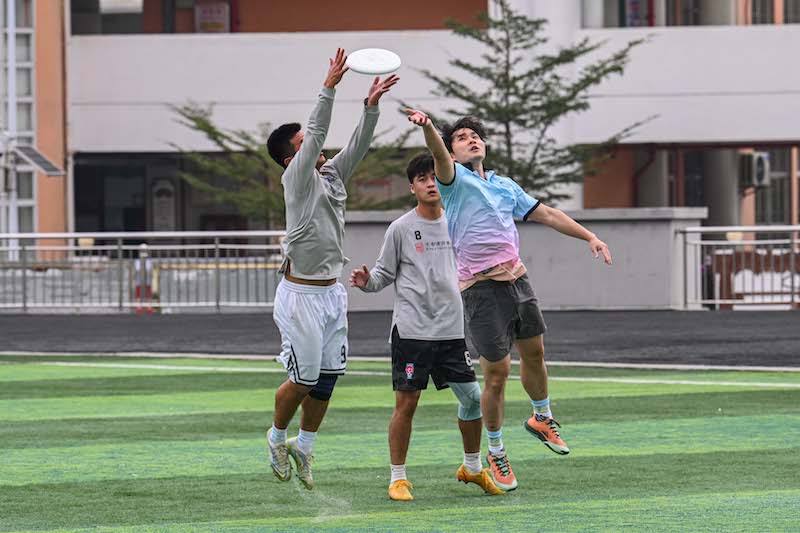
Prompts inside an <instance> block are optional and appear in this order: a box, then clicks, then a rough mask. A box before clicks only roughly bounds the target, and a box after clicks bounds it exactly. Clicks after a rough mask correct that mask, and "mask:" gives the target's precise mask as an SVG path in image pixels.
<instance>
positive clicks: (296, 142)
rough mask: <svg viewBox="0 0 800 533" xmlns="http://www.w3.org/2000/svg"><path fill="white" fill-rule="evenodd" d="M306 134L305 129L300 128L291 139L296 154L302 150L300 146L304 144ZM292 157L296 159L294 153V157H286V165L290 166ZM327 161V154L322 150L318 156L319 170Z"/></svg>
mask: <svg viewBox="0 0 800 533" xmlns="http://www.w3.org/2000/svg"><path fill="white" fill-rule="evenodd" d="M305 135H306V134H305V132H304V131H303V130H300V131H298V132H297V133H295V134H294V137H292V138H291V139H289V142H290V143H291V145H292V147H293V148H294V153H295V155H296V154H297V152H298V151H299V150H300V147H301V146H302V145H303V138H304V137H305ZM292 159H294V155H293V156H292V157H287V158H286V159H284V161H283V162H284V163H285V164H286V166H289V162H290V161H291V160H292ZM325 161H326V159H325V156H324V155H323V154H322V152H320V154H319V157H318V158H317V170H319V167H321V166H322V165H323V164H324V163H325Z"/></svg>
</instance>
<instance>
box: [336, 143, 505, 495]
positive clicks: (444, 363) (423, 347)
mask: <svg viewBox="0 0 800 533" xmlns="http://www.w3.org/2000/svg"><path fill="white" fill-rule="evenodd" d="M407 174H408V181H409V183H410V189H411V193H412V194H414V196H415V197H416V198H417V207H416V208H414V209H412V210H411V211H409V212H408V213H406V214H405V215H403V216H401V217H400V218H398V219H397V220H395V221H394V222H392V224H391V225H390V226H389V229H387V230H386V235H385V237H384V240H383V247H382V248H381V253H380V257H379V258H378V261H377V262H376V263H375V267H374V268H373V269H372V271H370V270H369V269H368V268H367V265H363V266H362V268H361V269H360V270H354V271H353V273H352V274H351V275H350V285H351V286H354V287H358V288H359V289H361V290H362V291H365V292H377V291H380V290H382V289H384V288H385V287H387V286H389V285H390V284H394V288H395V300H394V314H393V316H392V333H391V343H392V386H393V388H394V391H395V408H394V413H393V414H392V420H391V422H390V423H389V453H390V455H391V461H392V463H391V470H392V478H391V481H390V484H389V497H390V498H391V499H393V500H402V501H408V500H413V499H414V498H413V497H412V496H411V492H410V489H411V488H412V487H411V483H409V482H408V479H407V478H406V465H405V462H406V454H407V452H408V443H409V441H410V440H411V424H412V418H413V416H414V412H415V411H416V408H417V402H418V401H419V397H420V393H421V391H422V390H424V389H426V388H427V387H428V378H429V377H433V383H434V385H435V386H436V388H437V389H438V390H441V389H444V388H447V387H450V388H451V389H453V392H454V393H455V395H456V397H457V398H458V401H459V409H458V426H459V429H460V430H461V436H462V440H463V443H464V464H462V465H461V467H460V468H459V469H458V473H457V477H458V479H459V480H461V481H463V482H464V483H476V484H478V485H479V486H480V487H481V488H483V490H484V491H486V492H487V493H489V494H503V491H501V490H500V489H498V488H497V486H496V485H495V483H494V481H493V480H492V476H491V474H490V473H489V469H488V468H487V469H483V467H482V465H481V451H480V448H481V430H482V426H483V423H482V413H481V404H480V396H481V389H480V386H479V385H478V382H477V380H476V378H475V371H474V370H473V367H472V360H471V359H470V356H469V352H468V351H467V345H466V343H465V342H464V310H463V307H462V303H461V295H460V292H459V290H458V273H457V269H456V261H455V256H454V255H453V246H452V244H451V243H450V236H449V234H448V232H447V221H446V220H445V216H444V210H443V209H442V204H441V197H440V196H439V190H438V188H437V187H436V178H435V177H434V174H433V157H432V156H431V155H430V153H427V152H426V153H424V154H420V155H418V156H417V157H415V158H414V159H412V160H411V162H410V163H409V165H408V170H407Z"/></svg>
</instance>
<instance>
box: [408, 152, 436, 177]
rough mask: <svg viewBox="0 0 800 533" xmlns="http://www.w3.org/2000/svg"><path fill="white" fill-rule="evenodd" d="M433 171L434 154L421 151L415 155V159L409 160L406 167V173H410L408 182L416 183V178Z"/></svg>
mask: <svg viewBox="0 0 800 533" xmlns="http://www.w3.org/2000/svg"><path fill="white" fill-rule="evenodd" d="M432 171H433V156H432V155H431V153H430V152H421V153H419V154H417V155H415V156H414V159H412V160H411V161H409V162H408V167H406V174H408V182H409V183H414V178H416V177H417V176H423V175H425V174H427V173H428V172H432Z"/></svg>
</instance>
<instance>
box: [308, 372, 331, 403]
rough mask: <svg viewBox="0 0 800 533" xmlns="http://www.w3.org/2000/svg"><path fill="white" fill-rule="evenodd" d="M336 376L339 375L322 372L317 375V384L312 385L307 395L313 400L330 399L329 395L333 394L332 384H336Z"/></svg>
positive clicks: (323, 400) (325, 400)
mask: <svg viewBox="0 0 800 533" xmlns="http://www.w3.org/2000/svg"><path fill="white" fill-rule="evenodd" d="M338 378H339V376H336V375H330V374H322V375H321V376H320V377H319V381H317V384H316V385H314V388H313V389H311V392H309V393H308V395H309V396H311V397H312V398H314V399H315V400H319V401H321V402H327V401H328V400H330V399H331V395H332V394H333V386H334V385H336V380H337V379H338Z"/></svg>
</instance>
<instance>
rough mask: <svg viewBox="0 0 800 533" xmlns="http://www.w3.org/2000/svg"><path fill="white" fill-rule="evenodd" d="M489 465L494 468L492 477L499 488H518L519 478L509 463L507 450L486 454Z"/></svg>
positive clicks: (506, 489) (507, 489)
mask: <svg viewBox="0 0 800 533" xmlns="http://www.w3.org/2000/svg"><path fill="white" fill-rule="evenodd" d="M486 460H487V461H488V462H489V466H490V467H491V469H492V479H493V480H494V483H495V485H497V486H498V488H500V489H502V490H505V491H509V490H514V489H516V488H517V478H516V477H515V476H514V472H513V471H512V470H511V465H510V464H509V463H508V456H507V455H506V452H505V450H503V451H502V452H500V453H490V454H489V455H487V456H486Z"/></svg>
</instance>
